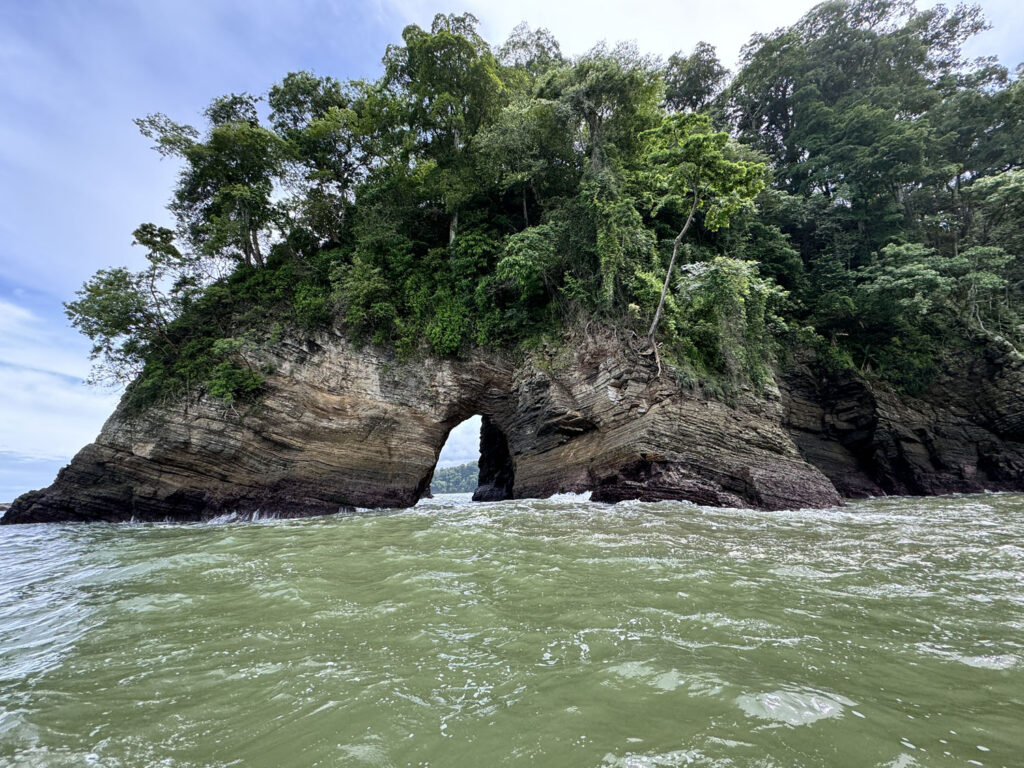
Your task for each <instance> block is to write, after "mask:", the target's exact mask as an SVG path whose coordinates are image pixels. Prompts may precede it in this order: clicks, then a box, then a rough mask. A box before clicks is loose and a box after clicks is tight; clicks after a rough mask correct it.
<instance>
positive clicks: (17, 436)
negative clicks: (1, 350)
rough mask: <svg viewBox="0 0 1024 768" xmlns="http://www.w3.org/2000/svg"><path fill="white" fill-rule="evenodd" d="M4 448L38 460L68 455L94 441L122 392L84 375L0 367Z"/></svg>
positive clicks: (0, 429) (0, 425) (1, 446)
mask: <svg viewBox="0 0 1024 768" xmlns="http://www.w3.org/2000/svg"><path fill="white" fill-rule="evenodd" d="M0 392H3V393H4V397H3V398H2V399H0V451H3V452H7V453H10V454H14V455H17V456H21V457H28V458H33V459H55V460H57V459H64V460H67V459H69V458H70V457H71V456H72V455H74V454H75V453H76V452H77V451H78V449H79V448H81V447H82V446H83V445H85V444H86V443H89V442H91V441H92V440H93V439H94V438H95V437H96V434H97V433H98V432H99V428H100V426H102V424H103V421H104V420H105V419H106V418H107V416H109V415H110V413H111V411H113V409H114V406H115V405H116V404H117V394H116V393H111V392H104V391H102V390H96V389H92V388H90V387H87V386H86V385H85V384H83V383H82V381H81V380H80V379H75V378H71V377H68V376H62V375H60V374H56V373H50V372H47V371H38V370H29V369H26V368H18V367H12V366H8V365H0Z"/></svg>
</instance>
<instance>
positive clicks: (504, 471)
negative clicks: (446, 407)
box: [429, 415, 515, 501]
mask: <svg viewBox="0 0 1024 768" xmlns="http://www.w3.org/2000/svg"><path fill="white" fill-rule="evenodd" d="M470 465H472V467H470ZM514 483H515V466H514V463H513V461H512V455H511V452H510V451H509V447H508V439H507V438H506V437H505V433H504V432H503V431H502V430H501V428H500V427H499V426H498V425H497V424H496V423H495V422H494V420H493V419H491V418H490V417H489V416H486V415H474V416H471V417H469V418H467V419H464V420H463V421H461V422H460V423H459V424H457V425H456V426H455V427H454V428H452V429H451V430H450V431H449V432H448V435H447V437H446V438H445V442H444V444H443V446H442V447H441V448H440V450H439V452H438V459H437V462H436V464H435V466H434V469H433V472H432V474H431V481H430V486H429V487H430V492H431V494H437V493H453V492H454V493H458V492H464V493H468V492H472V494H473V501H502V500H504V499H511V498H513V486H514Z"/></svg>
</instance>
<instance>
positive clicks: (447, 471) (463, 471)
mask: <svg viewBox="0 0 1024 768" xmlns="http://www.w3.org/2000/svg"><path fill="white" fill-rule="evenodd" d="M478 475H479V470H478V469H477V466H476V462H475V461H469V462H466V463H465V464H459V465H458V466H457V467H438V468H437V469H435V470H434V477H433V479H432V480H431V481H430V492H431V493H472V492H473V491H475V490H476V484H477V476H478Z"/></svg>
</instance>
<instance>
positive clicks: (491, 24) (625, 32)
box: [382, 0, 1024, 69]
mask: <svg viewBox="0 0 1024 768" xmlns="http://www.w3.org/2000/svg"><path fill="white" fill-rule="evenodd" d="M382 3H383V4H384V5H388V6H390V7H391V9H392V12H393V13H394V14H395V15H396V16H397V17H399V18H400V19H402V20H403V21H404V23H408V24H419V25H420V26H423V27H426V26H429V24H430V21H431V19H432V18H433V16H434V14H435V13H439V12H441V13H461V12H462V11H464V10H468V11H469V12H471V13H472V14H473V15H474V16H476V17H477V18H478V19H480V23H481V27H482V29H481V32H482V33H483V35H484V37H485V38H486V39H487V40H488V41H489V42H491V43H500V42H501V41H503V40H504V39H505V38H506V37H507V36H508V34H509V32H511V31H512V29H513V28H514V27H515V26H516V25H517V24H518V23H519V22H521V21H525V22H527V23H528V24H529V25H530V26H531V27H534V28H536V27H546V28H547V29H549V30H550V31H551V32H552V33H553V34H554V35H555V37H556V38H557V39H558V41H559V42H560V43H561V45H562V49H563V51H565V52H567V53H569V54H571V55H577V54H581V53H584V52H586V51H588V50H589V49H590V48H592V47H593V46H594V44H595V43H598V42H600V41H602V40H605V41H607V42H608V43H610V44H613V43H616V42H620V41H628V40H635V41H636V42H637V45H638V46H639V48H640V50H641V52H643V53H652V54H657V55H660V56H663V57H667V56H669V55H670V54H672V53H674V52H676V51H680V50H681V51H686V52H689V51H690V50H691V49H692V48H693V47H694V45H696V44H697V43H698V42H700V41H701V40H703V41H706V42H708V43H710V44H711V45H713V46H715V47H716V48H717V49H718V55H719V58H720V59H721V60H722V62H723V64H725V65H726V66H727V67H729V68H731V69H735V67H736V63H737V62H738V60H739V54H740V48H741V47H742V46H743V45H745V44H746V43H747V42H748V41H749V40H750V37H751V35H753V34H755V33H758V32H760V33H767V32H771V31H772V30H774V29H777V28H779V27H784V26H789V25H790V24H793V23H794V22H796V21H797V20H798V19H800V17H801V16H803V15H804V14H805V13H807V11H809V10H810V9H811V8H813V7H814V6H816V5H818V0H776V2H770V3H769V2H764V0H726V1H725V2H719V3H699V2H696V1H695V0H651V2H647V3H642V4H637V3H635V2H630V1H627V0H590V1H589V2H585V3H584V2H551V1H550V0H520V1H519V2H515V3H495V2H491V1H490V0H443V1H442V2H438V1H437V0H382ZM937 3H938V0H934V1H933V2H922V3H920V5H921V6H922V7H924V6H930V5H935V4H937ZM946 5H947V6H948V5H951V3H946ZM980 5H981V7H982V9H983V10H984V12H985V14H986V16H987V17H988V19H989V21H990V22H991V23H992V25H993V27H994V32H993V33H985V34H984V35H981V36H979V38H980V41H979V42H980V49H979V42H975V43H973V44H972V45H971V46H970V53H971V54H972V55H975V56H980V55H983V54H984V53H986V52H987V53H998V54H999V55H1000V56H1001V57H1002V58H1003V63H1004V64H1005V65H1007V66H1009V67H1011V68H1012V67H1013V66H1015V65H1016V64H1017V63H1018V62H1019V61H1021V59H1022V58H1024V46H1022V44H1021V40H1020V35H1019V30H1020V25H1021V21H1022V19H1024V11H1022V10H1021V6H1020V3H1019V0H981V2H980Z"/></svg>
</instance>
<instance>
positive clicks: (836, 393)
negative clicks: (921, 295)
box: [782, 340, 1024, 497]
mask: <svg viewBox="0 0 1024 768" xmlns="http://www.w3.org/2000/svg"><path fill="white" fill-rule="evenodd" d="M947 364H948V365H947V368H946V369H945V370H944V371H942V372H941V373H940V375H939V377H938V380H937V381H936V382H935V383H934V384H933V385H932V386H931V387H929V388H928V390H927V392H925V393H923V394H922V395H920V396H918V397H911V396H908V395H905V394H901V393H897V392H896V391H894V390H893V389H892V388H890V387H887V386H884V385H881V384H878V383H869V382H868V381H867V380H866V379H864V378H863V377H862V376H860V375H858V374H857V373H856V372H852V371H842V372H838V373H828V372H825V371H824V370H823V369H822V368H821V366H819V365H817V364H816V363H815V361H814V359H813V358H812V357H811V356H809V355H808V356H804V357H803V358H802V359H800V360H797V361H795V363H794V364H793V365H792V366H790V368H789V369H788V370H787V372H786V373H785V375H784V376H783V379H782V391H783V394H784V397H783V400H784V403H785V409H786V417H785V423H786V426H787V429H788V430H789V433H790V435H791V436H792V437H793V440H794V442H795V443H796V444H797V446H798V447H799V449H800V452H801V454H802V455H803V456H804V458H805V459H807V461H809V462H810V463H812V464H814V465H815V466H817V467H818V468H819V469H821V470H822V472H824V473H825V474H826V475H827V476H828V478H829V479H830V480H831V481H832V482H833V484H834V485H835V486H836V488H837V489H838V490H839V492H840V493H842V494H843V495H844V496H847V497H864V496H881V495H889V494H899V495H904V494H910V495H936V494H944V493H974V492H978V491H983V490H1024V358H1021V356H1020V355H1018V354H1017V353H1016V352H1015V351H1014V350H1013V349H1012V348H1010V347H1009V346H1007V345H1005V344H1000V343H999V342H998V340H992V341H991V342H989V343H988V345H987V346H986V347H985V349H984V354H983V355H981V356H978V357H968V356H960V357H955V356H954V357H951V358H950V359H949V360H948V361H947Z"/></svg>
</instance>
